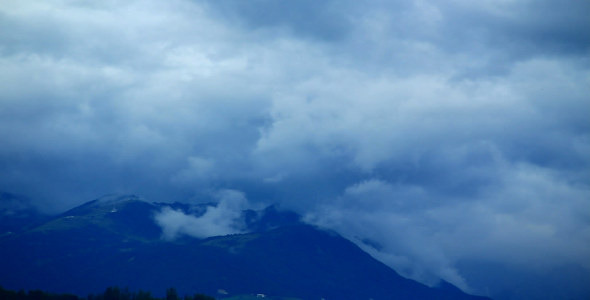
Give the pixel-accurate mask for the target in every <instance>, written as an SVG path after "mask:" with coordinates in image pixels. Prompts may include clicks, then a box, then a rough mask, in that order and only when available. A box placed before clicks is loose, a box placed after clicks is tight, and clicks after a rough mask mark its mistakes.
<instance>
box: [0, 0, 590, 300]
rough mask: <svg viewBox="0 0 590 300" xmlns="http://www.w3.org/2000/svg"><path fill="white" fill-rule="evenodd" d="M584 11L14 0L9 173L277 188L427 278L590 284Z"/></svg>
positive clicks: (6, 103) (43, 189)
mask: <svg viewBox="0 0 590 300" xmlns="http://www.w3.org/2000/svg"><path fill="white" fill-rule="evenodd" d="M589 15H590V2H588V1H565V2H564V1H548V0H538V1H533V0H530V1H527V0H522V1H519V0H501V1H500V0H497V1H492V0H482V1H467V0H451V1H428V0H416V1H393V0H392V1H385V0H375V1H353V0H350V1H348V0H338V1H335V0H334V1H329V0H327V1H312V0H294V1H273V0H252V1H240V0H233V1H232V0H227V1H225V0H220V1H216V0H210V1H188V0H186V1H185V0H169V1H155V0H154V1H145V0H144V1H66V0H63V1H58V0H48V1H16V0H0V190H3V191H6V192H12V193H17V194H22V195H26V196H28V197H30V198H31V199H33V200H34V201H35V203H36V204H37V205H38V206H39V207H41V208H42V209H45V210H49V211H54V212H55V211H60V210H63V209H66V208H70V207H72V206H75V205H78V204H81V203H83V202H85V201H88V200H91V199H94V198H96V197H98V196H101V195H103V194H107V193H135V194H139V195H141V196H143V197H145V198H146V199H148V200H152V201H199V202H202V201H210V200H211V199H215V197H216V196H215V195H219V193H224V191H231V192H230V193H232V195H238V196H234V197H229V198H231V199H234V198H235V199H239V205H229V204H228V205H226V206H223V207H240V208H241V207H246V206H247V205H246V206H245V204H244V203H245V202H248V203H251V204H252V205H257V204H261V203H273V202H278V203H280V204H281V205H282V207H285V208H289V209H294V210H296V211H298V212H299V213H301V214H303V215H305V219H306V220H307V221H308V222H311V223H314V224H317V225H320V226H324V227H327V228H330V229H334V230H336V231H338V232H340V233H341V234H342V235H344V236H346V237H348V238H350V239H352V240H354V241H355V242H357V244H359V245H360V246H361V247H363V248H364V249H365V250H366V251H368V252H370V253H371V254H373V255H374V256H375V257H377V258H378V259H380V260H382V261H383V262H385V263H386V264H388V265H390V266H392V267H393V268H394V269H396V270H397V271H398V272H399V273H401V274H403V275H404V276H407V277H410V278H414V279H417V280H420V281H422V282H425V283H429V284H432V283H434V282H436V280H437V279H438V278H443V279H446V280H448V281H450V282H452V283H454V284H455V285H457V286H459V287H461V288H463V289H464V290H466V291H470V292H476V293H479V294H487V295H493V296H497V297H510V295H512V296H514V295H518V293H528V294H526V295H529V296H531V295H533V294H535V293H536V294H535V295H539V296H546V297H547V296H548V295H549V297H551V295H552V294H550V293H551V291H554V292H555V290H557V292H556V293H560V292H563V293H569V294H571V295H582V294H580V293H587V294H585V295H586V296H587V295H588V293H590V291H589V288H588V287H589V286H590V260H589V259H588V257H589V255H590V118H589V116H590V96H589V95H590V18H588V16H589ZM231 199H230V200H227V201H233V200H231ZM169 213H170V214H168V215H167V216H166V217H168V218H172V219H174V218H175V216H174V214H173V212H169ZM226 215H228V214H224V213H223V212H216V213H212V214H211V215H210V218H212V219H215V218H217V219H219V216H226ZM229 216H231V214H229ZM195 224H196V225H195V226H197V225H198V224H199V223H195ZM222 229H226V228H225V227H223V228H222ZM183 230H185V231H190V229H186V228H185V229H183ZM220 230H221V229H220ZM222 231H223V230H221V231H220V232H222ZM546 283H551V284H550V285H547V284H546ZM548 286H550V287H551V289H548V288H547V287H548ZM553 296H555V295H553Z"/></svg>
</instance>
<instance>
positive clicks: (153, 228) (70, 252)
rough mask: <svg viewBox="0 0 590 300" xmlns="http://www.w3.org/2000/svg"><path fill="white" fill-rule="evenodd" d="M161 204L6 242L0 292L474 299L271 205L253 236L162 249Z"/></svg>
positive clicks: (93, 210)
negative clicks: (403, 272) (114, 290)
mask: <svg viewBox="0 0 590 300" xmlns="http://www.w3.org/2000/svg"><path fill="white" fill-rule="evenodd" d="M163 206H165V204H161V203H160V204H156V203H148V202H145V201H141V200H140V199H138V198H136V197H128V196H127V197H119V198H113V199H110V200H109V201H98V200H95V201H92V202H89V203H87V204H84V205H82V206H80V207H77V208H74V209H72V210H70V211H68V212H66V213H64V214H62V215H60V216H58V217H56V218H54V219H53V220H51V221H49V222H47V223H45V224H43V225H41V226H38V227H35V228H33V229H30V230H27V231H25V232H22V233H19V234H14V235H11V236H5V237H2V238H0V266H2V271H1V272H0V285H3V286H5V287H7V288H12V289H20V288H25V289H33V288H41V289H46V290H49V291H55V292H73V293H77V294H80V295H85V294H88V293H91V292H98V291H102V290H103V289H104V288H105V287H106V286H110V285H119V286H128V287H129V288H131V289H143V290H151V291H154V292H158V291H164V290H165V289H166V288H168V287H171V286H174V287H176V288H177V289H178V291H179V292H180V294H181V295H182V294H185V293H187V294H188V293H195V292H204V293H208V294H211V295H215V294H217V292H218V291H219V290H224V291H226V292H227V293H228V294H227V295H225V296H231V295H239V294H258V293H262V294H266V295H275V296H291V297H298V298H301V299H320V298H326V299H371V298H372V299H475V298H476V297H473V296H470V295H467V294H465V293H463V292H461V291H459V290H458V289H450V288H444V289H436V288H429V287H427V286H424V285H422V284H420V283H417V282H415V281H412V280H408V279H405V278H403V277H401V276H399V275H398V274H397V273H396V272H395V271H393V270H392V269H390V268H389V267H387V266H385V265H384V264H382V263H380V262H378V261H377V260H375V259H373V258H372V257H371V256H369V255H368V254H367V253H365V252H363V251H362V250H361V249H360V248H358V247H357V246H356V245H354V244H353V243H352V242H350V241H348V240H346V239H344V238H342V237H340V236H339V235H337V234H335V233H330V232H326V231H322V230H319V229H317V228H315V227H312V226H309V225H305V224H302V223H299V222H298V221H297V217H296V216H295V215H294V214H289V213H285V214H283V213H281V212H278V211H277V210H276V209H274V208H272V207H271V208H268V209H266V210H265V211H263V212H259V213H256V214H255V213H254V212H252V211H245V212H244V218H246V219H247V220H249V221H247V223H248V224H249V226H250V228H252V230H253V231H254V232H252V233H248V234H234V235H227V236H217V237H211V238H207V239H195V238H188V237H185V238H181V239H177V240H175V241H172V242H170V241H164V240H161V239H160V238H159V234H160V232H159V228H158V227H157V225H155V223H154V222H153V214H154V213H155V212H156V211H158V210H159V209H161V208H162V207H163ZM197 211H198V210H197ZM254 215H257V216H256V217H255V216H254ZM218 296H224V295H221V294H219V295H218Z"/></svg>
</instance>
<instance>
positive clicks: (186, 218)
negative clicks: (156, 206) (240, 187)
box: [154, 190, 248, 240]
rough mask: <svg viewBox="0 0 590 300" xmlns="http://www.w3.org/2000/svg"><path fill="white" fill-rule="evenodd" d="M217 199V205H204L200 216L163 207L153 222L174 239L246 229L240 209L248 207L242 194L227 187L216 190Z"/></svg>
mask: <svg viewBox="0 0 590 300" xmlns="http://www.w3.org/2000/svg"><path fill="white" fill-rule="evenodd" d="M218 198H219V202H218V203H217V204H216V206H209V207H207V209H206V210H205V213H204V214H203V215H200V216H194V215H191V214H187V213H185V212H183V211H182V210H175V209H172V208H170V207H167V206H166V207H164V208H162V210H161V211H159V212H157V213H156V214H155V215H154V219H155V220H156V223H157V224H158V225H159V226H160V227H162V238H164V239H166V240H174V239H175V238H177V237H179V236H182V235H188V236H192V237H196V238H207V237H211V236H218V235H228V234H234V233H241V232H243V231H244V230H245V229H246V228H245V224H244V223H243V221H244V220H242V219H241V217H242V211H243V210H245V209H246V208H248V202H247V200H246V198H245V197H244V194H243V193H240V192H237V191H231V190H226V191H221V192H219V193H218Z"/></svg>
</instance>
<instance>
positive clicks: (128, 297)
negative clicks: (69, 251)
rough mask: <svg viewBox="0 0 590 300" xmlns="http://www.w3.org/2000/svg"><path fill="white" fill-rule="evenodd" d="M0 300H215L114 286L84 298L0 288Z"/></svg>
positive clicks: (168, 291)
mask: <svg viewBox="0 0 590 300" xmlns="http://www.w3.org/2000/svg"><path fill="white" fill-rule="evenodd" d="M0 300H215V298H213V297H210V296H207V295H203V294H195V295H193V296H189V295H187V296H184V297H180V296H178V293H177V292H176V289H174V288H169V289H167V290H166V297H165V298H157V297H154V296H152V294H151V293H150V292H146V291H142V290H140V291H138V292H135V291H129V289H127V288H123V289H121V288H119V287H116V286H115V287H109V288H107V289H106V290H105V291H104V292H103V293H101V294H90V295H88V297H86V298H84V297H78V296H76V295H72V294H54V293H48V292H44V291H41V290H30V291H28V292H25V291H24V290H20V291H18V292H16V291H11V290H5V289H4V288H2V287H1V286H0Z"/></svg>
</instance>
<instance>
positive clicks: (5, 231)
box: [0, 192, 47, 236]
mask: <svg viewBox="0 0 590 300" xmlns="http://www.w3.org/2000/svg"><path fill="white" fill-rule="evenodd" d="M46 220H47V218H46V216H44V215H43V214H41V213H39V212H38V211H37V210H36V209H35V208H34V207H33V205H31V203H30V201H29V199H28V198H26V197H23V196H19V195H15V194H11V193H7V192H0V236H4V235H10V234H14V233H17V232H22V231H24V230H25V229H27V228H29V227H32V226H35V225H39V224H41V223H43V222H44V221H46Z"/></svg>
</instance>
